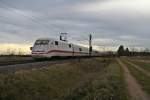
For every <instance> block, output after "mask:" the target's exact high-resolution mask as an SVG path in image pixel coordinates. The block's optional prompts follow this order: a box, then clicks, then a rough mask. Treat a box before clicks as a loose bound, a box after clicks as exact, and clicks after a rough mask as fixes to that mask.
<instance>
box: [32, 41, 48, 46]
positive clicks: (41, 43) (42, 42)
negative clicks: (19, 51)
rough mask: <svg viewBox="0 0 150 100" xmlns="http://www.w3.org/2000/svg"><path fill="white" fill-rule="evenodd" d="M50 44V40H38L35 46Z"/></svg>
mask: <svg viewBox="0 0 150 100" xmlns="http://www.w3.org/2000/svg"><path fill="white" fill-rule="evenodd" d="M48 43H49V40H37V41H36V42H35V45H47V44H48Z"/></svg>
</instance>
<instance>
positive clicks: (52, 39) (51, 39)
mask: <svg viewBox="0 0 150 100" xmlns="http://www.w3.org/2000/svg"><path fill="white" fill-rule="evenodd" d="M37 40H50V41H58V42H63V43H68V42H65V41H60V40H58V39H54V38H38V39H37Z"/></svg>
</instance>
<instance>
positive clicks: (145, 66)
mask: <svg viewBox="0 0 150 100" xmlns="http://www.w3.org/2000/svg"><path fill="white" fill-rule="evenodd" d="M131 62H133V63H135V64H137V65H138V66H140V67H142V68H143V69H145V70H147V71H150V63H149V62H139V61H131Z"/></svg>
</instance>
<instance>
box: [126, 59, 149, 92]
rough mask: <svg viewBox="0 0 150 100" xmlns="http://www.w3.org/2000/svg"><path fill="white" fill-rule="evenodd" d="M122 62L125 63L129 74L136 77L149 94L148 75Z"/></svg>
mask: <svg viewBox="0 0 150 100" xmlns="http://www.w3.org/2000/svg"><path fill="white" fill-rule="evenodd" d="M124 63H125V64H126V65H127V67H128V68H129V70H130V71H131V74H132V75H133V76H134V77H135V78H136V79H137V81H138V82H139V83H140V84H141V86H142V88H143V90H145V91H146V92H147V93H148V94H150V77H148V76H147V75H145V74H144V73H142V72H141V71H139V70H138V69H136V68H135V67H133V66H132V65H130V64H129V63H127V62H126V61H124Z"/></svg>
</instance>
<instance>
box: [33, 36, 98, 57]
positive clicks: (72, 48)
mask: <svg viewBox="0 0 150 100" xmlns="http://www.w3.org/2000/svg"><path fill="white" fill-rule="evenodd" d="M31 51H32V53H31V56H32V57H33V58H51V57H56V56H57V57H58V56H59V57H76V56H89V49H88V48H85V47H82V46H78V45H74V44H71V43H68V42H64V41H60V40H55V39H51V38H40V39H38V40H36V42H35V44H34V46H33V47H31ZM97 54H98V52H97V51H93V52H92V53H91V55H92V56H96V55H97Z"/></svg>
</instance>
